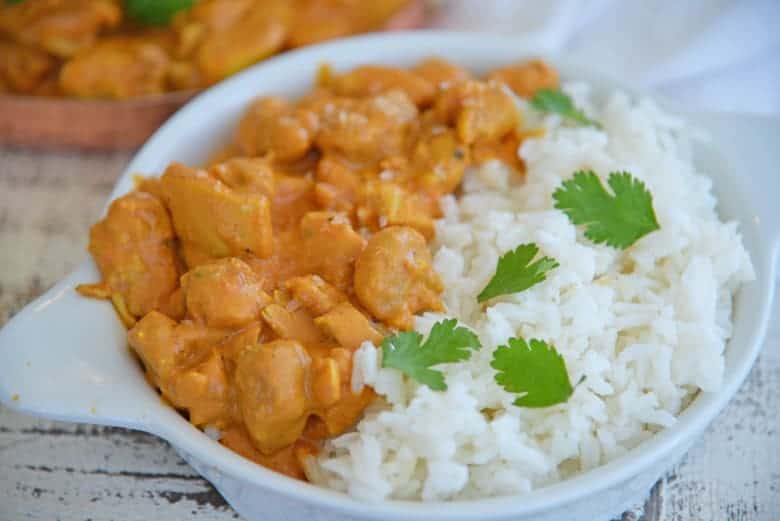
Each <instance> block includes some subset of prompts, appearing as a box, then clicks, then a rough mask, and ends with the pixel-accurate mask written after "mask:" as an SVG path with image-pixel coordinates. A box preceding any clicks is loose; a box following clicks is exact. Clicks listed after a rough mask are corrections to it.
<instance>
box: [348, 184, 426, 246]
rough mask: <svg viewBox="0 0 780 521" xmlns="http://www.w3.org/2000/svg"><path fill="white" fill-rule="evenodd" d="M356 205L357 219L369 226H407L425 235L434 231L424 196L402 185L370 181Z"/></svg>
mask: <svg viewBox="0 0 780 521" xmlns="http://www.w3.org/2000/svg"><path fill="white" fill-rule="evenodd" d="M362 195H363V198H362V202H361V203H360V205H359V206H358V208H357V218H358V221H359V222H360V223H361V224H362V225H363V226H366V227H368V228H369V229H371V230H380V229H382V228H385V227H387V226H409V227H411V228H414V229H415V230H417V231H418V232H419V233H421V234H422V235H423V236H424V237H425V238H428V239H430V238H432V237H433V234H434V226H433V220H432V219H431V212H430V207H429V205H428V204H427V201H426V198H424V197H422V196H421V195H420V194H416V193H411V192H409V191H408V190H407V189H405V188H404V187H402V186H399V185H397V184H395V183H390V182H384V181H369V182H367V183H365V185H364V187H363V194H362Z"/></svg>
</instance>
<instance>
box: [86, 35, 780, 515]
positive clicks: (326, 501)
mask: <svg viewBox="0 0 780 521" xmlns="http://www.w3.org/2000/svg"><path fill="white" fill-rule="evenodd" d="M448 45H455V46H457V47H474V48H476V49H483V51H482V52H487V51H488V50H489V49H491V48H507V49H509V48H511V49H517V52H516V55H517V58H521V57H525V56H531V55H536V56H542V57H548V53H546V52H544V47H543V46H542V45H541V42H538V41H537V42H533V41H532V42H529V41H528V40H520V39H517V38H514V37H507V36H495V35H486V34H474V33H457V32H450V31H416V32H398V33H393V34H371V35H363V36H356V37H350V38H344V39H340V40H333V41H330V42H327V43H324V44H319V45H315V46H311V47H307V48H303V49H299V50H295V51H292V52H289V53H285V54H283V55H279V56H276V57H274V58H271V59H269V60H267V61H264V62H262V63H260V64H258V65H255V66H253V67H251V68H249V69H247V70H245V71H243V72H241V73H239V74H237V75H235V76H233V77H231V78H229V79H228V80H226V81H224V82H222V83H220V84H219V85H216V86H214V87H212V88H210V89H208V90H206V91H204V92H203V93H201V94H199V95H197V96H196V97H195V98H194V99H193V100H191V101H190V102H189V103H187V104H186V105H185V106H184V107H183V108H182V109H181V110H180V111H179V112H177V113H176V114H175V115H174V116H173V117H172V118H170V119H169V120H168V121H167V122H166V123H165V124H164V125H163V126H162V127H161V128H160V129H159V130H157V132H155V133H154V134H153V135H152V137H151V138H150V139H149V140H148V141H147V143H146V144H145V145H144V146H143V147H142V148H141V149H140V150H139V151H138V152H137V154H136V155H135V156H134V158H133V160H132V161H131V162H130V163H129V165H128V167H127V168H126V169H125V170H124V172H123V174H122V176H121V177H120V178H119V180H118V181H117V184H116V186H115V188H114V190H113V191H112V193H111V196H110V198H109V200H108V202H107V205H108V204H109V203H110V201H112V200H113V199H115V198H116V197H118V196H119V195H121V194H123V193H125V192H126V191H127V190H128V188H129V186H130V182H131V181H130V180H131V178H132V176H133V175H134V173H135V172H138V171H139V170H142V168H141V165H144V164H149V163H150V162H152V163H153V156H154V155H155V154H158V153H159V152H160V150H163V151H164V150H165V147H164V146H163V143H164V142H165V141H167V140H169V139H171V138H172V136H173V135H174V134H175V131H176V129H177V128H178V127H179V126H181V125H182V124H183V123H184V122H185V121H186V119H187V118H188V117H190V116H189V115H190V114H192V113H194V112H197V111H198V110H199V107H200V106H201V105H205V104H208V103H213V102H214V100H218V99H219V98H220V97H223V96H229V95H230V92H231V91H232V90H233V89H235V88H238V86H239V85H240V84H242V83H243V82H245V81H246V80H247V79H248V78H253V79H255V80H256V79H257V78H260V77H262V76H263V74H270V73H273V71H274V68H275V67H279V66H280V65H283V64H289V63H291V62H304V63H306V64H307V65H308V66H316V64H317V63H318V60H320V59H321V56H322V55H323V54H327V53H329V54H331V55H337V54H338V53H340V52H344V51H349V52H354V50H355V49H369V48H370V49H371V51H370V52H368V56H367V58H366V60H365V61H366V62H371V61H372V60H373V61H376V60H383V61H385V62H388V63H390V62H392V61H394V60H393V59H392V58H390V59H388V58H387V57H385V58H382V57H381V55H383V54H390V55H394V54H393V52H394V53H398V52H401V51H402V49H403V48H415V47H419V46H424V47H427V48H432V49H437V48H441V47H445V46H448ZM390 50H392V51H393V52H390ZM430 54H435V51H434V52H431V53H430ZM551 61H553V62H554V63H556V65H562V66H564V68H566V69H567V70H577V69H580V70H584V69H582V68H581V67H578V66H575V65H574V64H570V63H567V62H566V60H565V59H563V58H561V57H555V58H552V60H551ZM589 76H591V77H594V76H595V77H601V78H602V79H603V80H604V81H605V82H608V84H610V85H611V86H612V88H620V89H622V90H625V91H627V92H629V93H631V94H632V95H641V96H642V97H645V96H647V97H650V98H652V99H654V100H662V98H661V97H659V96H657V95H651V94H647V93H646V92H642V90H641V89H636V88H635V87H632V86H630V85H627V84H626V83H625V82H620V81H616V80H614V79H612V78H609V77H608V76H606V75H604V74H593V73H590V74H589ZM667 104H668V103H664V105H667ZM679 112H684V111H679ZM740 224H741V225H742V226H744V225H745V223H740ZM753 260H754V263H755V264H756V266H757V269H758V268H759V266H758V265H759V263H761V266H760V269H761V273H763V274H765V276H764V277H762V279H761V280H764V279H767V278H768V279H769V280H770V281H771V280H774V276H775V262H774V261H773V259H772V252H769V254H768V256H767V258H766V259H764V258H761V259H753ZM761 280H759V281H758V282H761ZM71 282H72V281H71ZM773 293H774V286H773V285H772V284H769V285H768V287H767V289H766V290H765V291H764V292H763V293H761V298H760V309H758V310H757V313H756V315H755V317H754V319H753V320H754V321H755V323H756V324H758V327H756V328H755V329H754V330H752V331H751V333H750V335H749V336H748V337H747V338H748V341H749V343H750V347H749V350H746V352H745V354H744V355H743V356H742V357H741V358H739V359H738V360H736V364H735V366H734V367H732V370H731V372H730V373H729V378H728V379H727V380H726V379H724V382H723V385H722V387H721V388H720V389H719V390H718V391H716V392H712V393H700V395H699V396H698V397H697V398H696V399H695V400H694V401H693V403H691V404H690V405H689V406H688V407H687V408H686V409H685V410H684V411H683V412H682V413H681V414H680V415H679V416H678V421H677V422H676V424H675V425H674V426H672V427H670V428H668V429H664V430H663V431H661V432H659V433H657V434H655V435H654V436H652V437H651V438H650V439H648V440H646V441H645V442H643V443H641V444H640V445H639V446H637V447H635V448H634V449H631V450H630V451H627V452H626V453H625V454H623V455H621V456H619V457H617V458H615V459H614V460H612V461H610V462H608V463H606V464H604V465H601V466H599V467H597V468H594V469H591V470H589V471H586V472H583V473H581V474H578V475H576V476H574V477H571V478H568V479H566V480H563V481H560V482H557V483H554V484H551V485H548V486H544V487H541V488H538V489H535V490H534V491H533V493H528V494H521V495H509V496H498V497H490V498H483V499H474V500H455V501H436V502H419V501H398V500H387V501H382V502H379V503H368V502H363V501H359V500H356V499H354V498H352V497H351V496H348V495H346V494H343V493H341V492H336V491H333V490H329V489H325V488H321V487H319V486H315V485H313V484H310V483H304V482H300V481H298V480H294V479H292V478H288V477H286V476H283V475H281V474H277V473H276V472H274V471H271V470H268V469H265V468H264V467H261V466H259V465H257V464H255V463H253V462H251V461H250V460H247V459H245V458H243V457H241V456H239V455H238V454H235V453H233V452H232V451H230V450H229V449H227V448H225V447H224V446H222V445H220V444H219V443H215V442H214V441H213V440H211V439H210V438H208V437H207V436H206V435H205V434H204V433H202V432H201V431H200V430H198V429H196V428H195V427H194V426H192V425H191V424H189V423H188V422H187V421H186V420H184V419H183V418H181V417H180V416H179V418H180V422H181V423H184V424H186V426H183V425H181V424H180V422H177V421H168V419H169V418H170V416H169V415H165V414H162V415H161V414H156V415H153V416H154V419H153V420H152V422H151V423H150V424H149V425H140V426H135V427H137V428H141V429H143V430H147V431H149V432H152V433H154V434H156V435H158V436H160V437H162V438H164V439H166V440H167V441H169V442H170V443H171V444H172V445H174V446H175V447H177V448H179V449H181V450H183V451H185V452H186V453H187V454H189V455H191V456H192V457H193V458H196V459H197V460H199V461H201V462H203V463H205V464H206V465H208V466H209V467H210V468H213V469H215V470H216V471H217V472H218V473H221V474H224V475H225V476H229V477H232V478H234V479H236V480H238V481H239V482H241V483H245V484H251V485H253V486H257V487H260V488H263V489H265V490H267V491H269V492H274V493H278V494H282V495H283V496H286V497H287V498H291V499H294V500H297V501H300V502H301V503H302V504H308V505H311V506H317V507H327V508H331V509H334V510H337V511H341V512H344V513H347V514H351V515H355V516H365V517H367V518H372V519H376V518H382V519H399V520H400V519H404V518H408V517H409V516H415V515H416V516H420V515H425V516H426V518H428V519H430V520H431V521H436V520H444V519H447V520H455V519H463V520H466V519H474V516H477V515H478V516H480V517H482V518H485V519H489V518H492V517H494V516H495V517H498V516H506V515H518V516H520V515H529V514H534V513H538V512H540V511H542V510H546V509H549V508H551V507H552V506H554V505H555V506H560V505H565V504H570V503H573V502H575V501H578V500H581V499H583V498H585V497H587V496H593V495H595V494H597V493H599V492H602V491H605V490H607V489H609V488H612V487H614V486H616V485H619V484H621V483H624V482H625V481H627V480H629V479H630V478H632V477H634V476H636V475H637V474H639V473H641V472H642V471H644V470H647V469H649V468H650V467H651V466H652V465H653V464H655V463H658V462H660V461H662V460H663V459H664V458H665V457H668V456H669V455H670V454H672V453H673V452H674V451H675V449H679V448H680V447H682V446H685V447H686V448H687V445H686V444H689V443H690V442H692V440H693V438H694V437H695V436H697V435H698V434H699V433H700V432H701V431H702V430H703V429H704V428H706V427H707V425H709V424H710V422H711V421H712V420H713V419H714V418H715V416H716V415H717V414H718V413H719V412H720V410H721V409H722V408H723V407H724V406H725V405H726V403H727V402H728V400H729V399H730V398H731V397H732V396H733V394H734V393H735V392H736V390H737V389H738V388H739V386H740V385H741V383H742V382H743V380H744V379H745V377H746V376H747V374H748V371H749V370H750V368H751V367H752V365H753V362H754V361H755V359H756V357H757V355H758V353H759V351H760V348H761V345H762V340H763V338H764V335H765V332H766V328H767V323H768V318H769V313H770V309H771V302H772V299H773ZM177 416H178V415H177ZM187 426H188V427H189V429H188V428H187ZM216 485H217V487H219V483H216Z"/></svg>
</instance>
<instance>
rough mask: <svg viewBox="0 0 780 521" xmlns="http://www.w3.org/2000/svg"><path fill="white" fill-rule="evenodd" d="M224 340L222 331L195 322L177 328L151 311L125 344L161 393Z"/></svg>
mask: <svg viewBox="0 0 780 521" xmlns="http://www.w3.org/2000/svg"><path fill="white" fill-rule="evenodd" d="M224 336H225V335H224V332H222V331H218V330H213V329H209V328H207V327H205V326H203V325H201V324H195V323H194V322H187V321H185V322H182V323H181V324H178V323H176V321H174V320H171V319H170V318H168V317H166V316H165V315H163V314H162V313H158V312H157V311H152V312H151V313H148V314H147V315H146V316H145V317H144V318H142V319H141V320H139V321H138V323H137V324H136V325H135V326H134V327H133V328H132V329H131V330H130V331H129V332H128V333H127V340H128V343H129V344H130V347H132V348H133V350H134V351H135V352H136V353H137V354H138V356H139V357H140V358H141V361H142V362H143V363H144V367H146V370H147V372H148V373H149V376H150V377H151V379H152V381H153V382H154V383H155V384H156V385H158V386H160V387H161V388H163V390H164V389H165V388H166V387H167V386H168V384H169V383H170V382H172V381H173V379H174V378H175V377H176V375H177V374H179V373H180V372H181V371H182V370H183V369H186V368H189V367H193V366H195V365H197V364H198V363H200V362H202V361H203V360H204V359H205V358H207V357H208V355H209V354H210V353H211V350H212V347H213V346H214V345H216V344H217V343H218V342H219V341H220V340H222V339H223V338H224Z"/></svg>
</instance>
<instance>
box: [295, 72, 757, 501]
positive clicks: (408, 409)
mask: <svg viewBox="0 0 780 521" xmlns="http://www.w3.org/2000/svg"><path fill="white" fill-rule="evenodd" d="M565 90H566V91H567V92H568V93H569V94H570V95H571V96H572V97H573V98H574V99H575V101H576V103H577V104H578V105H579V106H581V107H584V108H585V109H586V111H587V112H588V113H589V114H591V115H594V116H595V117H596V119H598V120H599V121H600V122H601V124H602V128H601V129H596V128H593V127H571V126H565V125H562V123H561V121H560V119H559V118H558V117H557V116H554V115H553V116H546V117H544V118H542V117H540V116H533V115H528V114H529V110H528V109H527V108H526V107H525V105H524V102H522V101H518V103H520V104H521V105H523V113H524V114H526V115H528V116H526V119H527V121H526V122H525V124H524V125H525V126H526V127H529V128H533V127H538V126H540V125H541V126H544V127H545V128H546V129H547V131H546V133H545V135H544V137H541V138H537V139H532V140H527V141H525V142H524V143H523V145H522V146H521V148H520V151H519V153H520V155H521V157H522V158H523V160H524V161H525V162H526V165H527V175H526V176H525V178H524V179H518V176H516V175H514V174H512V173H510V171H509V170H508V169H507V168H505V167H504V165H502V164H501V163H498V162H490V163H487V164H485V165H484V166H483V167H481V168H480V169H475V170H473V171H471V172H469V173H468V174H467V176H466V178H465V180H464V183H463V193H462V195H461V197H460V198H459V199H458V200H456V199H455V198H448V199H446V200H445V201H443V207H444V213H445V216H444V218H443V219H441V220H440V221H439V222H438V223H437V230H436V231H437V233H436V239H435V242H434V243H433V245H432V248H433V252H434V266H435V268H436V270H437V271H438V272H439V274H440V275H441V278H442V280H443V282H444V284H445V287H446V290H445V292H444V294H443V299H444V302H445V304H446V307H447V313H446V316H447V317H454V318H457V319H458V321H459V322H460V323H461V324H462V325H465V326H467V327H470V328H472V329H473V330H474V331H475V332H476V333H477V334H478V335H479V338H480V340H481V342H482V345H483V347H482V349H480V350H479V351H477V352H475V353H474V354H473V356H472V357H471V359H470V360H469V361H467V362H460V363H454V364H445V365H441V366H438V367H437V369H439V370H441V371H442V372H443V373H444V374H445V376H446V382H447V385H448V389H447V390H446V391H444V392H436V391H432V390H431V389H429V388H428V387H426V386H424V385H419V384H417V383H416V382H414V381H412V380H409V379H406V378H404V377H402V375H401V374H400V373H399V372H397V371H395V370H392V369H382V368H381V358H380V350H378V349H377V348H376V347H375V346H373V345H371V344H370V343H364V345H363V346H362V347H361V348H360V350H359V351H358V352H357V353H356V355H355V362H354V373H353V386H354V387H355V388H356V389H359V388H360V387H361V386H362V385H364V384H366V385H371V386H373V387H374V389H375V390H376V392H377V393H378V394H379V395H380V396H381V399H379V400H377V401H376V403H375V404H373V405H372V406H371V407H370V408H369V409H368V411H367V412H366V415H365V417H364V418H363V420H362V421H360V423H359V424H358V425H357V427H356V430H355V431H354V432H350V433H347V434H345V435H342V436H340V437H338V438H336V439H333V440H330V441H329V442H327V444H326V446H325V448H324V450H323V451H322V453H321V454H320V455H319V457H317V458H316V459H314V458H313V459H312V461H310V464H309V465H308V467H309V468H308V469H307V470H308V475H309V478H310V479H311V480H312V481H313V482H315V483H317V484H320V485H322V486H326V487H329V488H332V489H336V490H341V491H344V492H346V493H348V494H350V495H352V496H354V497H356V498H358V499H361V500H367V501H377V500H382V499H406V500H424V501H435V500H445V499H468V498H478V497H487V496H496V495H504V494H517V493H525V492H529V491H531V490H533V489H534V488H537V487H540V486H544V485H546V484H550V483H554V482H557V481H560V480H562V479H565V478H567V477H569V476H571V475H573V474H576V473H579V472H583V471H586V470H588V469H591V468H593V467H596V466H599V465H602V464H604V463H605V462H607V461H609V460H611V459H613V458H615V457H617V456H620V455H621V454H623V453H624V452H626V451H627V450H630V449H631V448H633V447H636V446H637V445H638V444H640V443H641V442H642V441H644V440H646V439H647V438H649V437H651V436H652V435H653V434H654V433H656V432H658V431H659V430H661V429H664V428H666V427H669V426H671V425H673V424H674V423H675V420H676V415H678V414H679V413H680V411H681V410H682V409H684V408H685V406H686V405H687V404H688V403H689V402H690V401H691V400H692V398H693V397H694V396H695V394H696V393H697V392H698V391H699V390H702V391H704V392H707V391H714V390H716V389H718V387H719V385H720V383H721V379H722V375H723V365H724V358H723V351H724V347H725V344H726V341H727V339H728V338H729V336H730V334H731V300H732V296H733V294H734V293H735V291H736V290H737V289H738V287H739V285H740V284H741V283H742V282H744V281H748V280H751V279H752V278H753V269H752V266H751V263H750V259H749V257H748V254H747V252H746V251H745V249H744V247H743V245H742V242H741V238H740V235H739V232H738V230H737V224H736V223H734V222H729V223H723V222H721V221H720V220H719V219H718V216H717V215H716V211H715V205H716V200H715V198H714V196H713V194H712V192H711V182H710V180H709V178H707V177H705V176H703V175H701V174H700V173H698V172H697V171H696V168H695V166H694V164H693V162H692V158H691V152H690V131H689V130H688V129H686V127H685V125H684V123H683V122H682V121H681V120H679V119H677V118H675V117H672V116H670V115H668V114H665V113H663V112H662V111H661V110H660V109H659V108H657V106H656V105H654V104H653V103H652V102H650V101H646V100H642V101H639V102H634V101H632V100H631V99H630V98H629V97H628V96H626V95H624V94H622V93H620V92H618V93H614V94H612V95H611V96H610V97H609V98H608V99H607V100H606V102H605V103H603V104H600V105H597V104H595V103H593V102H592V99H591V98H592V96H591V95H590V92H589V88H588V86H587V85H584V84H572V85H567V86H566V89H565ZM528 118H537V119H536V120H533V119H532V120H530V121H528ZM579 169H592V170H594V171H595V172H596V173H598V174H599V176H601V177H602V180H603V181H604V180H605V177H606V176H607V175H608V173H609V172H612V171H623V170H625V171H629V172H630V173H631V174H632V175H633V176H634V177H637V178H639V179H641V180H643V181H644V182H645V183H646V185H647V187H648V189H649V190H650V192H651V193H652V195H653V205H654V208H655V212H656V216H657V218H658V222H659V224H660V226H661V229H660V230H658V231H656V232H653V233H651V234H649V235H647V236H645V237H644V238H642V239H641V240H639V241H638V242H637V243H636V244H634V245H633V246H632V247H630V248H628V249H627V250H625V251H620V250H616V249H613V248H610V247H606V246H599V245H595V244H593V243H591V242H590V241H589V240H587V239H586V238H585V237H584V235H583V231H582V230H581V229H578V228H576V227H575V226H573V225H572V224H571V223H570V222H569V220H568V218H567V217H566V215H564V214H563V213H562V212H560V211H558V210H556V209H555V208H554V207H553V204H554V201H553V198H552V193H553V191H554V190H555V189H556V188H557V187H558V186H559V185H560V183H561V182H562V181H563V180H565V179H567V178H569V177H570V176H571V175H572V174H573V173H574V172H575V171H576V170H579ZM526 242H535V243H536V244H537V245H539V248H540V255H549V256H551V257H554V258H555V259H556V260H557V261H558V262H559V263H560V267H559V268H557V269H555V270H553V271H552V272H551V273H550V274H549V276H548V278H547V280H546V281H545V282H543V283H541V284H537V285H536V286H534V287H532V288H530V289H529V290H526V291H524V292H521V293H519V294H514V295H509V296H503V297H499V298H496V299H493V300H491V301H489V305H488V306H481V305H479V304H478V303H477V299H476V295H477V294H478V293H479V292H480V290H481V289H482V288H483V287H484V286H485V285H486V284H487V282H488V280H489V279H490V278H491V277H492V275H493V273H494V271H495V267H496V262H497V260H498V257H499V256H500V255H501V254H503V253H505V252H507V251H509V250H512V249H514V248H515V247H516V246H518V245H519V244H522V243H526ZM444 316H445V315H440V314H432V313H427V314H424V315H422V316H419V317H418V318H417V321H416V329H417V330H418V331H419V332H421V333H423V334H427V333H428V331H429V330H430V328H431V327H432V325H433V324H434V323H435V322H437V321H438V320H441V319H442V318H444ZM512 336H522V337H524V338H526V339H530V338H539V339H543V340H545V341H546V342H548V343H551V344H553V345H554V346H555V347H556V348H557V350H558V351H559V352H560V353H561V354H562V355H563V357H564V359H565V361H566V365H567V367H568V370H569V375H570V379H571V381H572V382H577V381H578V380H579V379H580V378H581V377H582V376H585V377H586V379H585V381H584V382H582V383H581V384H580V385H579V386H577V388H576V390H575V392H574V394H573V395H572V396H571V398H570V399H569V400H568V402H566V403H564V404H561V405H556V406H553V407H548V408H543V409H529V408H520V407H516V406H514V405H512V402H513V400H514V399H515V398H516V396H515V395H513V394H510V393H507V392H505V391H504V390H503V389H502V388H501V387H499V386H498V385H497V384H496V382H495V380H494V375H495V371H494V370H493V369H492V368H491V367H490V360H491V357H492V354H493V351H494V350H495V348H496V347H497V346H499V345H501V344H503V343H505V342H506V340H507V339H508V338H509V337H512Z"/></svg>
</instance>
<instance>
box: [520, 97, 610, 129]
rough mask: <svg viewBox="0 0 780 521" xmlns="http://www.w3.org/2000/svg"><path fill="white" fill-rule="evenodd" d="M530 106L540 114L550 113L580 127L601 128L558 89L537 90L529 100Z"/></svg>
mask: <svg viewBox="0 0 780 521" xmlns="http://www.w3.org/2000/svg"><path fill="white" fill-rule="evenodd" d="M531 106H532V107H533V108H535V109H536V110H538V111H540V112H552V113H554V114H559V115H561V116H562V117H564V118H566V119H570V120H572V121H574V122H575V123H578V124H580V125H592V126H594V127H601V125H599V124H598V122H596V121H593V120H592V119H590V118H589V117H588V116H587V115H585V112H584V111H583V110H582V109H580V108H578V107H577V106H576V105H575V104H574V102H573V101H572V100H571V98H570V97H569V95H568V94H566V93H565V92H563V91H562V90H558V89H539V90H537V91H536V93H535V94H534V97H533V98H531Z"/></svg>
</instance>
